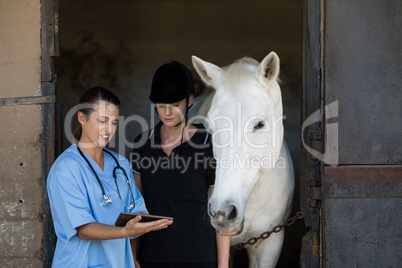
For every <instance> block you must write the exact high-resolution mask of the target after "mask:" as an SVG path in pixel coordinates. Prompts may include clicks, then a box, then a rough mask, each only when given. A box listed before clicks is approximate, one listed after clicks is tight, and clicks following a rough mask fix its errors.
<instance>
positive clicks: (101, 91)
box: [74, 87, 120, 141]
mask: <svg viewBox="0 0 402 268" xmlns="http://www.w3.org/2000/svg"><path fill="white" fill-rule="evenodd" d="M99 101H105V102H109V103H111V104H114V105H116V106H119V105H120V100H119V98H118V97H117V96H116V95H115V94H114V93H113V92H111V91H110V90H108V89H106V88H103V87H93V88H90V89H88V90H87V91H85V93H84V94H83V95H82V96H81V98H80V100H79V102H78V103H79V104H97V103H98V102H99ZM78 111H79V112H82V113H83V114H85V115H86V116H87V117H88V116H89V115H90V114H91V113H92V112H93V111H94V109H93V108H89V107H87V108H83V109H80V110H78ZM81 135H82V126H81V124H78V126H77V128H76V129H75V131H74V139H75V140H76V141H79V140H80V139H81Z"/></svg>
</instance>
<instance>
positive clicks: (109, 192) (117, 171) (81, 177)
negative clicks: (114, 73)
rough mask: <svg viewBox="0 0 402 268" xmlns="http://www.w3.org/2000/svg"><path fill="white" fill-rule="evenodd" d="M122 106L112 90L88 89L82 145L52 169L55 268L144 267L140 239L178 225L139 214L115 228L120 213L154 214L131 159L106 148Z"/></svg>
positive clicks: (79, 140)
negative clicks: (139, 258) (139, 255)
mask: <svg viewBox="0 0 402 268" xmlns="http://www.w3.org/2000/svg"><path fill="white" fill-rule="evenodd" d="M119 104H120V102H119V99H118V98H117V97H116V95H114V94H113V93H112V92H110V91H109V90H107V89H104V88H101V87H95V88H91V89H89V90H87V91H86V92H85V93H84V95H83V96H82V97H81V99H80V105H81V106H80V108H81V109H80V110H79V111H78V113H77V116H78V121H79V126H78V128H77V130H76V133H75V134H74V137H75V139H76V141H77V144H73V145H71V146H70V147H69V148H68V149H67V150H66V151H64V152H63V153H62V154H61V155H60V156H59V157H58V158H57V160H56V161H55V163H54V164H53V166H52V168H51V170H50V172H49V176H48V180H47V187H48V195H49V201H50V208H51V212H52V218H53V223H54V228H55V231H56V235H57V245H56V250H55V254H54V258H53V267H68V268H70V267H75V268H79V267H136V266H137V267H139V264H138V262H137V261H136V260H135V258H133V252H135V251H136V240H135V239H134V238H135V237H137V236H139V235H141V234H144V233H147V232H150V231H156V230H161V229H165V228H167V227H168V226H169V225H170V224H172V221H171V220H158V221H154V222H148V223H144V222H139V221H140V219H141V217H140V216H137V217H136V218H134V219H132V220H130V221H128V223H127V224H126V226H124V227H117V226H114V223H115V221H116V219H117V218H118V216H119V214H120V212H134V213H140V212H144V213H148V212H147V209H146V207H145V203H144V200H143V198H142V196H141V193H140V192H139V191H138V189H137V188H136V186H135V181H134V177H133V174H132V172H131V164H130V163H129V161H128V160H127V159H126V158H125V157H123V156H121V155H119V154H117V153H114V152H112V151H109V150H107V149H105V148H104V147H105V146H106V145H107V144H108V142H109V141H110V140H111V139H112V138H113V135H114V134H115V132H116V129H117V123H118V121H119ZM116 167H117V168H116ZM118 167H120V168H118ZM134 256H135V255H134Z"/></svg>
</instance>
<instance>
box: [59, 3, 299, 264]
mask: <svg viewBox="0 0 402 268" xmlns="http://www.w3.org/2000/svg"><path fill="white" fill-rule="evenodd" d="M59 8H60V11H59V27H60V57H57V58H56V62H55V68H56V74H57V100H58V102H59V103H60V104H61V105H62V123H64V117H65V116H66V115H67V114H68V111H69V110H70V109H71V108H72V107H73V106H74V105H75V104H76V103H77V102H78V99H79V96H80V95H81V94H82V93H83V92H84V91H85V90H86V89H88V88H90V87H92V86H96V85H99V86H103V87H106V88H108V89H110V90H112V91H114V92H115V93H116V94H117V95H118V96H119V97H120V100H121V102H122V105H121V107H120V114H121V115H123V116H124V118H129V117H130V116H138V117H141V118H143V119H144V121H145V122H147V123H148V126H149V127H151V126H152V123H151V108H150V102H149V100H148V95H149V89H150V85H151V79H152V76H153V73H154V72H155V70H156V69H157V68H158V67H159V66H160V65H161V64H163V63H166V62H168V61H171V60H174V59H175V60H178V61H180V62H182V63H183V64H185V65H186V66H188V67H189V68H190V69H191V70H192V71H193V74H194V78H195V80H196V90H197V92H196V95H197V96H204V95H205V94H206V93H207V92H208V89H207V88H205V87H204V86H203V85H202V83H201V81H200V79H199V77H198V76H197V74H196V73H195V71H194V68H193V66H192V65H191V55H196V56H198V57H200V58H202V59H204V60H206V61H210V62H212V63H214V64H216V65H218V66H225V65H228V64H230V63H232V62H233V61H235V60H236V59H238V58H241V57H244V56H249V57H252V58H254V59H256V60H258V61H261V60H262V59H263V58H264V57H265V56H266V55H267V54H268V53H269V52H270V51H275V52H276V53H277V54H278V55H279V57H280V59H281V74H280V78H281V80H282V83H281V89H282V98H283V105H284V115H285V116H286V120H285V121H284V124H285V139H286V141H287V143H288V145H289V149H290V151H291V155H292V158H293V162H294V168H295V174H296V191H295V197H294V209H293V212H292V216H293V215H294V214H295V212H296V211H298V210H299V207H300V206H299V166H300V165H299V162H300V147H301V145H300V125H301V124H300V109H301V108H300V107H301V59H302V48H301V42H302V1H298V0H281V1H266V0H248V1H242V0H220V1H213V0H192V1H189V0H152V1H150V0H148V1H145V0H134V1H133V0H114V1H108V0H68V1H67V0H59ZM198 99H200V100H201V99H202V97H199V98H198ZM195 110H196V106H195V109H193V111H194V112H195ZM131 118H133V119H135V118H134V117H131ZM141 131H142V129H141V128H140V125H139V124H138V123H136V120H131V121H127V122H126V123H125V124H120V128H119V130H118V133H117V135H116V140H115V142H114V144H116V146H111V149H113V150H115V151H117V152H119V153H120V154H123V155H126V156H127V157H128V153H129V151H130V148H129V144H128V142H132V140H133V139H134V137H135V136H136V135H137V134H138V133H140V132H141ZM63 138H64V139H63V142H62V147H63V148H62V149H63V150H64V149H65V148H67V147H68V146H69V145H70V142H69V141H68V140H67V139H66V138H65V136H64V135H63ZM119 144H120V146H118V145H119ZM112 145H113V144H112ZM304 233H305V229H304V225H303V222H302V221H298V222H296V223H295V224H294V225H293V226H291V227H287V228H286V229H285V243H284V247H283V250H282V256H281V258H280V260H279V262H278V265H277V267H299V254H300V246H301V237H302V236H303V234H304ZM232 254H233V255H234V261H233V262H232V267H247V264H246V263H247V257H246V254H245V252H244V251H238V252H236V253H234V252H233V253H232Z"/></svg>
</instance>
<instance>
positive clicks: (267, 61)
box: [255, 51, 279, 85]
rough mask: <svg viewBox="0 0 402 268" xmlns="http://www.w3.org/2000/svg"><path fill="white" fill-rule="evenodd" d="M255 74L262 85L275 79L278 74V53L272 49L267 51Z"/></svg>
mask: <svg viewBox="0 0 402 268" xmlns="http://www.w3.org/2000/svg"><path fill="white" fill-rule="evenodd" d="M255 75H256V78H257V80H258V81H259V82H260V83H261V84H262V85H268V84H270V83H272V82H273V81H275V80H277V79H278V76H279V57H278V55H277V54H276V53H275V52H273V51H272V52H271V53H269V54H268V55H267V56H266V57H265V58H264V59H263V60H262V62H261V63H260V65H259V66H258V69H257V72H256V73H255Z"/></svg>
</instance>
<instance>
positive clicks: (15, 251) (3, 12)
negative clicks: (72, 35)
mask: <svg viewBox="0 0 402 268" xmlns="http://www.w3.org/2000/svg"><path fill="white" fill-rule="evenodd" d="M40 7H41V6H40V0H13V1H9V0H0V81H1V83H0V98H14V97H30V96H40V95H41V39H40V38H41V35H40V33H41V32H40V31H41V13H40ZM41 117H42V114H41V107H40V105H25V106H20V105H17V106H3V105H1V106H0V133H1V134H0V159H2V163H1V168H0V248H1V250H0V267H43V246H42V243H43V222H42V219H43V217H42V215H43V210H42V203H43V196H42V192H43V187H44V179H43V176H42V168H41V167H42V163H41V159H42V152H41V147H42V138H41V137H42V136H41V134H42V128H41Z"/></svg>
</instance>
